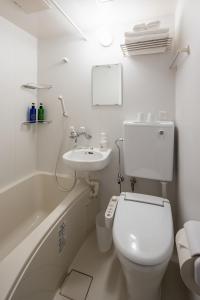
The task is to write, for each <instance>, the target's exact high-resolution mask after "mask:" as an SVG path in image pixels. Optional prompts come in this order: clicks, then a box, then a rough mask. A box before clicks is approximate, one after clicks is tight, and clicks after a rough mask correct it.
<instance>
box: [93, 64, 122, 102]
mask: <svg viewBox="0 0 200 300" xmlns="http://www.w3.org/2000/svg"><path fill="white" fill-rule="evenodd" d="M92 104H93V105H122V66H121V64H112V65H101V66H93V68H92Z"/></svg>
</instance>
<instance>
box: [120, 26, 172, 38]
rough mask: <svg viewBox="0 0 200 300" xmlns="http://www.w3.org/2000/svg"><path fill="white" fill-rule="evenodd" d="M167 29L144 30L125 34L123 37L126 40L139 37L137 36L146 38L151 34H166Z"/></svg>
mask: <svg viewBox="0 0 200 300" xmlns="http://www.w3.org/2000/svg"><path fill="white" fill-rule="evenodd" d="M168 32H169V28H160V29H152V30H145V31H140V32H133V31H129V32H125V34H124V35H125V37H127V38H130V37H131V38H133V37H139V36H146V35H151V34H161V33H168Z"/></svg>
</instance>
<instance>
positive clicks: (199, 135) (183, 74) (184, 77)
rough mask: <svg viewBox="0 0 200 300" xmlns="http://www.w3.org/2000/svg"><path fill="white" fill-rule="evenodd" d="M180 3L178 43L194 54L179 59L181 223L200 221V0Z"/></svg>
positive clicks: (179, 188)
mask: <svg viewBox="0 0 200 300" xmlns="http://www.w3.org/2000/svg"><path fill="white" fill-rule="evenodd" d="M180 3H181V6H180V9H181V12H182V18H181V19H180V26H179V28H180V30H179V31H180V35H179V46H180V47H181V46H183V47H185V46H186V45H188V44H190V46H191V55H190V56H189V57H186V58H185V59H184V60H183V61H181V62H180V65H179V67H178V70H177V74H176V122H177V127H178V149H179V151H178V175H179V176H178V192H179V217H180V223H181V224H182V223H183V222H185V221H187V220H189V219H196V220H200V200H199V194H200V185H199V170H200V156H199V153H200V122H199V120H200V118H199V111H200V101H199V98H200V84H199V78H200V68H199V53H200V36H199V34H197V30H198V28H199V26H200V21H199V14H198V12H199V11H200V2H199V1H198V0H192V1H191V0H190V1H189V0H185V1H181V2H180ZM179 14H180V12H179ZM181 224H180V225H181Z"/></svg>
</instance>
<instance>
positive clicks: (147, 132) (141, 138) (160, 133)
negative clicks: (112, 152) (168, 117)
mask: <svg viewBox="0 0 200 300" xmlns="http://www.w3.org/2000/svg"><path fill="white" fill-rule="evenodd" d="M123 130H124V143H123V145H124V146H123V147H124V169H125V174H126V175H128V176H135V177H140V178H147V179H155V180H159V181H172V179H173V153H174V123H173V122H166V121H165V122H154V123H147V122H146V123H145V122H144V123H140V122H133V121H125V122H124V123H123Z"/></svg>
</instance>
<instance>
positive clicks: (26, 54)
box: [0, 17, 37, 187]
mask: <svg viewBox="0 0 200 300" xmlns="http://www.w3.org/2000/svg"><path fill="white" fill-rule="evenodd" d="M0 44H1V46H0V187H2V186H5V185H6V184H9V183H11V182H12V181H15V180H16V179H19V178H20V177H22V176H24V175H26V174H29V173H31V172H32V171H33V170H34V169H35V167H36V130H35V129H34V128H32V127H29V128H28V127H25V126H22V125H21V123H22V122H23V121H25V120H26V111H27V107H28V106H29V105H30V104H31V102H33V101H35V100H36V94H35V92H29V91H26V90H23V89H22V88H21V85H22V84H24V83H27V82H36V81H37V40H36V39H35V38H33V37H32V36H30V35H29V34H28V33H26V32H24V31H23V30H21V29H19V28H18V27H16V26H15V25H13V24H11V23H10V22H8V21H7V20H5V19H3V18H2V17H0Z"/></svg>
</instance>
